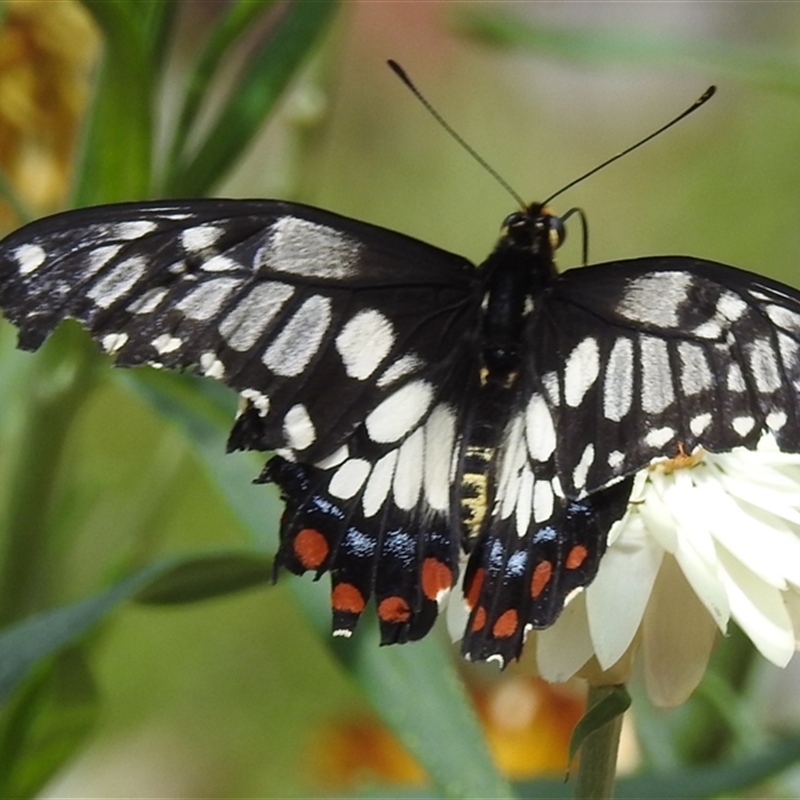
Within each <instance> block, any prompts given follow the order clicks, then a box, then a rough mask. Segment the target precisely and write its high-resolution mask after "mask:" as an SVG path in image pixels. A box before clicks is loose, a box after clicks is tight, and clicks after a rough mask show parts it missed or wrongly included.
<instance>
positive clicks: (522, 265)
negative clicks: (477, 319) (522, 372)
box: [480, 204, 563, 383]
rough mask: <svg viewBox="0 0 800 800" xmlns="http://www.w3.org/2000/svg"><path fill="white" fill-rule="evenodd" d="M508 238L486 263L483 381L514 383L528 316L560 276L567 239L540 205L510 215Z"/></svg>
mask: <svg viewBox="0 0 800 800" xmlns="http://www.w3.org/2000/svg"><path fill="white" fill-rule="evenodd" d="M503 227H504V232H503V236H502V237H501V238H500V241H499V242H498V243H497V246H496V247H495V249H494V251H493V252H492V254H491V255H490V256H489V258H487V259H486V261H485V262H484V263H483V264H482V265H481V267H480V272H481V273H482V275H483V276H484V287H485V293H484V300H483V348H482V355H483V367H484V369H485V370H486V372H487V373H488V374H487V375H485V376H484V378H483V379H482V383H486V381H487V380H488V379H490V376H491V378H494V379H499V380H501V381H503V382H505V383H508V382H511V381H513V376H514V375H515V373H516V371H517V368H518V365H519V360H520V355H521V351H522V333H523V329H524V326H525V319H526V317H527V316H528V315H529V314H530V313H531V312H532V311H533V309H534V308H535V305H536V297H537V295H538V294H539V293H540V292H541V291H542V290H543V289H544V288H545V287H546V286H547V285H548V284H549V283H550V282H551V281H552V280H553V279H554V278H555V277H556V274H557V273H556V271H555V267H554V264H553V252H554V250H555V249H556V248H557V247H558V246H559V245H560V244H561V242H562V241H563V228H562V227H561V223H560V220H558V218H557V217H554V216H552V215H551V214H549V213H548V212H546V211H545V210H543V209H542V208H541V206H539V205H538V204H534V205H532V206H530V207H529V209H528V210H527V211H525V212H524V213H522V212H516V213H514V214H511V215H509V216H508V217H507V218H506V220H505V223H504V226H503Z"/></svg>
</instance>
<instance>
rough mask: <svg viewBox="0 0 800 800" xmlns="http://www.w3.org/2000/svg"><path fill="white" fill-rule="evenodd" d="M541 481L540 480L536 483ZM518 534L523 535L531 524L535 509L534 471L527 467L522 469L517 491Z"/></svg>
mask: <svg viewBox="0 0 800 800" xmlns="http://www.w3.org/2000/svg"><path fill="white" fill-rule="evenodd" d="M539 483H541V481H539V482H538V483H537V484H536V485H537V486H538V484H539ZM516 510H517V536H519V537H523V536H524V535H525V534H526V533H527V532H528V528H529V527H530V524H531V516H533V510H534V480H533V473H532V472H531V471H530V469H528V468H527V467H526V468H525V469H523V470H522V474H521V475H520V478H519V489H518V491H517V509H516Z"/></svg>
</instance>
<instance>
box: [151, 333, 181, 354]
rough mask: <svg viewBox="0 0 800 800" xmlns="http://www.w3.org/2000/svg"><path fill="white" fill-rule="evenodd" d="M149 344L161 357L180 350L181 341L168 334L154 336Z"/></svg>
mask: <svg viewBox="0 0 800 800" xmlns="http://www.w3.org/2000/svg"><path fill="white" fill-rule="evenodd" d="M150 344H152V345H153V349H154V350H155V351H156V352H157V353H158V354H159V355H161V356H163V355H165V354H166V353H174V352H175V351H176V350H180V348H181V345H182V344H183V339H179V338H178V337H177V336H171V335H170V334H168V333H162V334H161V336H156V338H155V339H153V341H152V342H151V343H150Z"/></svg>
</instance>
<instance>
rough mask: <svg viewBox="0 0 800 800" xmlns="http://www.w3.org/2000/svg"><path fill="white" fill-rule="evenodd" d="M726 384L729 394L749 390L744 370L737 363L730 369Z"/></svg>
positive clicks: (733, 362) (733, 363) (731, 365)
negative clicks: (743, 373)
mask: <svg viewBox="0 0 800 800" xmlns="http://www.w3.org/2000/svg"><path fill="white" fill-rule="evenodd" d="M726 384H727V387H728V391H729V392H743V391H744V390H745V389H746V388H747V386H746V385H745V382H744V376H743V375H742V368H741V367H740V366H739V365H738V364H737V363H736V362H735V361H732V362H731V364H730V366H729V367H728V378H727V381H726Z"/></svg>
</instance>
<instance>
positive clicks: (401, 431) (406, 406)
mask: <svg viewBox="0 0 800 800" xmlns="http://www.w3.org/2000/svg"><path fill="white" fill-rule="evenodd" d="M432 400H433V387H432V386H431V384H430V383H428V382H427V381H423V380H416V381H411V382H410V383H407V384H405V386H401V387H400V388H399V389H398V390H397V391H395V392H393V393H392V394H390V395H389V396H388V397H387V398H386V399H385V400H382V401H381V402H380V403H379V404H378V405H377V406H376V407H375V408H374V409H373V410H372V411H370V413H369V414H368V415H367V418H366V420H365V424H366V427H367V433H368V434H369V436H370V439H372V441H373V442H379V443H381V444H387V443H389V442H396V441H398V440H399V439H402V438H403V437H404V436H406V435H407V434H409V433H411V431H412V430H414V428H415V427H416V426H417V425H418V424H419V421H420V420H421V419H422V417H423V416H424V415H425V413H426V412H427V410H428V408H429V407H430V404H431V401H432Z"/></svg>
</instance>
